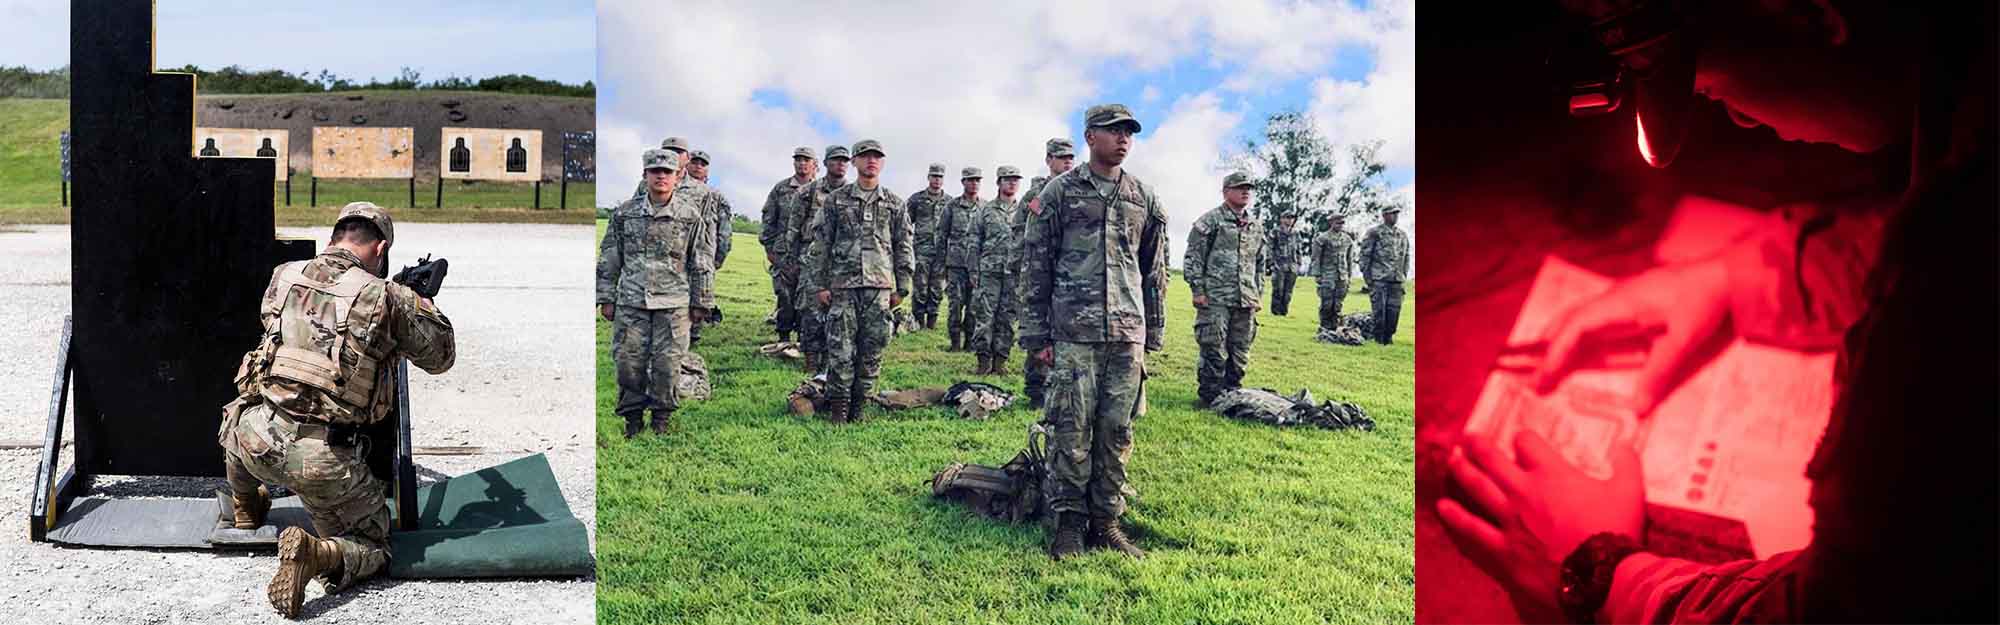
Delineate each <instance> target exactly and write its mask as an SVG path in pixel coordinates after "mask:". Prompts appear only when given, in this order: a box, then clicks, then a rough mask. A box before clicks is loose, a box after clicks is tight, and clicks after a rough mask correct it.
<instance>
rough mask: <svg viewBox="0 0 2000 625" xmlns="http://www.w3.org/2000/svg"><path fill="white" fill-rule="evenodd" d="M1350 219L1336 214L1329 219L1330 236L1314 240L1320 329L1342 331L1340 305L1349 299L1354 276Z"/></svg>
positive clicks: (1313, 257) (1326, 235) (1314, 266)
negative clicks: (1350, 283) (1348, 226)
mask: <svg viewBox="0 0 2000 625" xmlns="http://www.w3.org/2000/svg"><path fill="white" fill-rule="evenodd" d="M1346 225H1347V216H1346V215H1343V214H1340V213H1334V215H1333V216H1332V217H1330V218H1328V219H1327V225H1326V232H1322V233H1320V235H1319V237H1317V238H1314V239H1313V245H1312V269H1311V271H1312V276H1313V279H1314V280H1315V281H1317V282H1318V283H1319V329H1320V331H1321V332H1332V331H1334V330H1338V329H1340V305H1341V302H1343V301H1345V300H1346V299H1347V285H1348V280H1349V279H1350V278H1349V277H1350V276H1353V275H1354V236H1353V235H1350V234H1348V233H1347V230H1346V229H1345V228H1346Z"/></svg>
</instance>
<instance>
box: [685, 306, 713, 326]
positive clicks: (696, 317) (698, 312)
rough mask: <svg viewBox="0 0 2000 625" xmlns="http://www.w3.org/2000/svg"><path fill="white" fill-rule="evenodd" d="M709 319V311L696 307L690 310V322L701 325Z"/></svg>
mask: <svg viewBox="0 0 2000 625" xmlns="http://www.w3.org/2000/svg"><path fill="white" fill-rule="evenodd" d="M707 318H708V309H706V308H702V307H699V306H696V307H694V308H689V309H688V322H689V323H694V324H699V323H701V322H702V320H704V319H707Z"/></svg>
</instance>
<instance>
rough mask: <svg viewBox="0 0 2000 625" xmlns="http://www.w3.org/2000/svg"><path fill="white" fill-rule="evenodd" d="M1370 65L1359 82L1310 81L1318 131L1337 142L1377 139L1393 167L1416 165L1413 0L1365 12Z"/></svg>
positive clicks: (1395, 0) (1385, 159)
mask: <svg viewBox="0 0 2000 625" xmlns="http://www.w3.org/2000/svg"><path fill="white" fill-rule="evenodd" d="M1364 19H1365V22H1366V23H1367V24H1368V27H1367V28H1366V29H1364V30H1365V31H1366V32H1368V33H1370V34H1369V35H1368V37H1367V46H1368V47H1369V49H1370V50H1372V52H1373V54H1374V55H1375V66H1374V68H1373V69H1372V70H1370V71H1369V72H1368V75H1367V76H1365V77H1363V78H1362V79H1361V80H1358V81H1350V80H1337V79H1334V78H1320V79H1317V80H1315V81H1313V85H1312V94H1313V95H1312V104H1311V105H1310V106H1308V108H1307V110H1308V111H1311V112H1312V113H1313V115H1314V117H1316V118H1318V120H1319V124H1320V131H1321V132H1323V133H1325V134H1326V136H1327V137H1328V138H1330V139H1332V140H1333V142H1334V143H1335V144H1336V145H1342V144H1349V143H1360V142H1362V141H1369V140H1376V139H1380V140H1383V141H1384V145H1383V146H1382V152H1381V153H1380V154H1379V156H1380V157H1381V158H1382V160H1383V162H1384V163H1386V164H1388V165H1389V166H1390V167H1391V168H1395V169H1413V168H1415V167H1416V163H1417V127H1416V122H1417V54H1416V52H1417V50H1416V49H1417V40H1416V29H1417V13H1416V3H1415V2H1414V0H1389V1H1388V2H1387V3H1385V4H1384V5H1381V6H1376V7H1371V8H1370V9H1369V10H1368V11H1367V12H1366V13H1365V18H1364Z"/></svg>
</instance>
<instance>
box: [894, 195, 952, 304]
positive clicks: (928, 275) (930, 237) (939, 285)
mask: <svg viewBox="0 0 2000 625" xmlns="http://www.w3.org/2000/svg"><path fill="white" fill-rule="evenodd" d="M950 201H951V196H949V195H945V194H944V163H931V170H930V186H928V187H925V188H924V190H922V191H918V192H916V193H912V194H910V200H909V203H908V204H905V205H904V206H903V213H905V214H907V215H909V216H910V229H911V230H912V231H914V232H916V237H917V238H916V254H917V258H919V259H922V260H924V261H925V262H924V263H923V264H921V265H918V266H917V275H916V287H917V290H916V296H917V298H916V304H914V305H912V306H911V307H910V308H911V309H912V310H911V311H910V312H911V313H914V315H913V316H915V317H916V320H917V324H918V325H921V326H923V327H924V328H926V329H935V328H937V306H938V298H939V297H940V296H942V295H944V274H945V272H944V267H942V266H939V265H936V264H934V263H931V262H929V261H930V258H931V256H932V255H934V254H936V253H937V251H936V249H935V248H936V246H937V224H938V213H940V212H943V210H944V207H945V204H946V203H948V202H950Z"/></svg>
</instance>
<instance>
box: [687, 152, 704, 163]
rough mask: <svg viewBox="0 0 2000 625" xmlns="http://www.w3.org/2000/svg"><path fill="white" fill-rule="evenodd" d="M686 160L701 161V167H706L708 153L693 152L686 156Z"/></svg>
mask: <svg viewBox="0 0 2000 625" xmlns="http://www.w3.org/2000/svg"><path fill="white" fill-rule="evenodd" d="M688 160H691V161H701V164H703V165H707V164H708V152H704V151H701V150H695V151H694V152H693V153H691V154H689V155H688Z"/></svg>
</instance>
